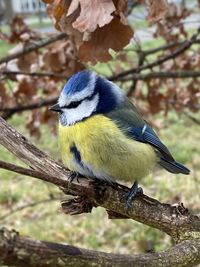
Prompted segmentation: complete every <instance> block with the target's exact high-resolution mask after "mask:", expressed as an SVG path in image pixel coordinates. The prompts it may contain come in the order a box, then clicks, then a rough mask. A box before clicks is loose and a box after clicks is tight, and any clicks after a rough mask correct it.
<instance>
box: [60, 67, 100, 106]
mask: <svg viewBox="0 0 200 267" xmlns="http://www.w3.org/2000/svg"><path fill="white" fill-rule="evenodd" d="M96 79H97V75H96V74H95V73H94V72H91V73H90V81H89V82H88V85H87V86H86V87H85V88H84V90H82V91H80V92H77V93H74V94H73V95H70V94H68V95H66V94H65V93H64V92H63V91H62V93H61V94H60V97H59V99H58V104H59V106H60V107H63V106H66V105H69V104H70V103H71V102H75V101H80V100H82V99H84V98H86V97H90V96H91V95H92V94H93V93H94V89H95V85H96Z"/></svg>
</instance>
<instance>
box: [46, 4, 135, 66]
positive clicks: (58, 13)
mask: <svg viewBox="0 0 200 267" xmlns="http://www.w3.org/2000/svg"><path fill="white" fill-rule="evenodd" d="M44 2H46V3H49V6H48V12H49V15H50V16H51V17H52V18H53V20H54V23H55V27H56V28H57V29H59V30H61V31H62V32H65V33H67V34H68V35H69V36H70V39H72V40H73V41H74V42H75V45H76V48H77V51H78V53H77V55H78V58H79V59H80V60H81V61H85V62H91V63H92V64H95V63H97V62H104V61H108V60H110V59H111V58H112V57H111V55H110V53H109V49H113V50H115V51H120V50H121V49H122V48H123V47H124V46H125V45H127V44H128V43H129V41H130V39H131V37H132V36H133V31H132V29H131V27H130V26H128V25H127V21H126V17H125V15H124V14H125V12H126V10H127V1H126V0H113V1H112V0H88V1H84V0H70V1H68V0H55V1H44Z"/></svg>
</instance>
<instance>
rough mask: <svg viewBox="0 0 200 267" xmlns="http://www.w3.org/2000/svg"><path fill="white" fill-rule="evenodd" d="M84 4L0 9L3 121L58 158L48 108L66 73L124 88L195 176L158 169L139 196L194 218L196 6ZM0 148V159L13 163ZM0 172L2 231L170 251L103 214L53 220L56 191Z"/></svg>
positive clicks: (119, 248)
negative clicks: (178, 206) (94, 76)
mask: <svg viewBox="0 0 200 267" xmlns="http://www.w3.org/2000/svg"><path fill="white" fill-rule="evenodd" d="M44 2H45V3H46V4H47V5H46V4H45V3H44ZM85 2H86V1H84V0H79V1H75V0H72V1H66V0H57V1H53V0H44V1H43V2H42V1H36V0H35V1H33V0H32V1H31V0H29V1H28V0H24V1H22V0H21V1H20V0H19V1H11V0H10V1H7V0H6V1H2V0H1V1H0V24H1V31H0V39H1V40H0V57H1V58H0V113H1V116H2V117H3V118H4V119H6V120H9V122H10V123H11V124H12V125H14V126H15V127H16V128H17V129H19V130H20V131H21V132H22V131H23V133H24V132H25V133H26V135H27V136H30V135H31V137H32V140H33V142H35V143H36V144H37V145H38V146H40V147H41V148H42V149H45V150H46V151H48V153H49V154H51V155H53V156H54V157H55V158H57V159H59V154H58V148H57V141H56V135H55V133H56V126H57V117H56V116H55V115H54V114H52V113H51V112H50V111H49V110H48V107H49V105H51V104H53V103H55V102H56V100H57V97H58V94H59V92H60V90H61V88H62V86H63V84H64V83H65V81H66V79H67V78H68V77H69V76H70V75H72V74H73V73H75V72H77V71H79V70H82V69H84V68H89V69H92V70H95V71H96V72H97V73H99V74H102V75H104V76H106V77H107V78H108V79H110V80H112V81H114V82H116V83H117V84H118V85H119V86H120V87H121V88H122V89H124V90H125V92H126V93H127V95H128V96H129V97H130V98H131V99H132V101H134V103H135V104H136V106H137V107H138V108H139V110H140V111H141V112H142V114H143V115H144V117H145V118H146V119H147V120H148V121H149V122H150V123H151V124H152V125H153V127H154V128H156V129H157V130H158V131H160V135H161V137H162V139H163V140H164V141H165V143H166V144H167V145H168V146H169V148H170V149H171V151H172V152H173V154H174V156H175V158H176V159H177V160H178V161H180V162H182V163H184V164H186V165H188V167H189V168H191V169H192V174H191V175H190V176H189V177H186V178H185V177H181V175H177V176H173V177H171V175H169V174H168V173H164V172H162V171H160V170H157V171H155V173H154V174H152V175H149V176H148V177H146V179H144V181H143V187H144V188H145V192H147V193H148V194H149V195H152V196H154V197H155V198H158V199H159V200H161V201H165V202H169V203H175V202H185V203H187V205H188V207H189V208H190V209H192V210H193V211H194V212H195V213H199V210H200V206H199V179H200V178H199V177H200V169H199V168H200V167H199V160H200V158H199V153H200V147H199V146H198V145H197V144H198V143H197V142H198V140H199V138H200V131H199V129H200V128H199V126H200V113H199V107H200V103H199V97H200V90H199V87H200V71H199V69H200V68H199V67H200V47H199V44H200V36H199V35H200V33H199V31H200V30H199V27H200V13H199V10H200V2H199V1H197V0H188V1H184V0H176V1H175V0H174V1H168V2H167V1H165V0H162V1H153V0H147V1H142V0H140V1H139V0H138V1H133V0H131V1H126V0H113V1H111V0H108V1H105V2H102V3H101V1H99V0H95V1H92V0H91V1H88V2H87V3H89V4H88V5H87V4H85ZM46 8H47V12H46ZM105 11H106V12H105ZM47 13H48V15H47ZM86 14H87V15H86ZM110 14H112V15H110ZM49 17H51V19H52V20H50V18H49ZM52 21H53V22H52ZM54 26H55V27H54ZM179 140H180V142H179ZM0 149H1V150H0V157H1V159H3V160H10V161H13V157H12V156H11V155H9V154H7V152H6V151H5V150H4V149H3V148H0ZM1 173H2V175H1V176H2V179H1V185H2V187H1V188H2V190H1V192H0V205H1V212H0V223H1V224H2V225H5V223H6V224H7V225H10V226H11V227H14V228H17V229H18V230H20V232H21V233H24V234H26V235H31V236H35V238H38V239H48V240H53V241H55V240H57V241H58V242H59V241H61V242H70V243H71V244H73V245H79V246H84V247H85V248H87V247H88V248H93V249H101V250H102V249H103V250H106V251H112V252H125V253H128V252H132V251H135V252H136V251H151V250H160V249H165V248H167V247H168V246H169V245H170V243H171V240H170V238H169V237H168V236H166V235H165V234H164V233H160V232H158V231H156V230H154V229H151V228H149V227H147V226H144V225H140V224H139V223H137V222H132V221H130V222H129V221H123V220H119V221H108V220H107V219H106V214H105V213H104V212H103V210H101V209H98V210H97V211H95V215H94V216H92V215H80V216H77V217H73V218H67V217H66V216H64V215H63V214H60V213H59V212H57V209H58V203H57V202H56V201H57V200H58V199H62V198H63V195H62V194H61V193H60V192H58V191H57V190H56V189H54V188H52V187H51V186H49V185H45V184H44V183H40V182H37V184H36V183H35V182H34V184H33V182H32V181H30V180H29V181H28V182H27V181H26V180H23V179H22V178H21V177H20V176H16V175H13V174H10V173H8V172H6V171H1ZM44 196H45V197H44ZM43 205H45V209H44V208H43V207H44V206H43ZM33 207H34V209H33ZM19 211H20V212H19ZM83 216H84V217H83ZM36 220H37V221H36ZM102 221H104V223H103V224H102ZM47 228H48V232H47V231H45V229H47ZM119 236H120V238H119Z"/></svg>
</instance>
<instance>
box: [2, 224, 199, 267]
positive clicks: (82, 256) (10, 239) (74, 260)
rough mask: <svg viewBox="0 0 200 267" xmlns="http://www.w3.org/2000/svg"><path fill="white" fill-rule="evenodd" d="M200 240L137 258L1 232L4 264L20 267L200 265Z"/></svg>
mask: <svg viewBox="0 0 200 267" xmlns="http://www.w3.org/2000/svg"><path fill="white" fill-rule="evenodd" d="M199 258H200V240H190V241H188V240H186V241H183V242H182V243H181V244H178V245H175V246H174V247H173V248H170V249H168V250H166V251H164V252H160V253H147V254H137V255H127V254H121V255H120V254H118V255H117V254H113V253H105V252H100V251H93V250H87V249H82V248H78V247H73V246H69V245H64V244H57V243H52V242H44V241H35V240H32V239H30V238H26V237H22V236H20V235H19V234H18V233H17V232H16V231H8V230H7V229H5V228H4V229H1V230H0V263H2V264H7V265H9V266H20V267H27V266H29V267H36V266H37V267H50V266H51V267H64V266H65V267H68V266H69V267H70V266H76V267H85V266H104V267H105V266H110V267H111V266H116V267H124V266H137V267H145V266H147V267H154V266H157V267H172V266H173V267H175V266H177V267H183V266H187V267H189V266H194V265H195V264H198V262H199Z"/></svg>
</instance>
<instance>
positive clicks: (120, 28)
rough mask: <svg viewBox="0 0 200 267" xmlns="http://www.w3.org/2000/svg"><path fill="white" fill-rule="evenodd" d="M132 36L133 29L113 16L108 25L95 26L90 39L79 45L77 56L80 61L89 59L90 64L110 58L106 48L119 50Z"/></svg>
mask: <svg viewBox="0 0 200 267" xmlns="http://www.w3.org/2000/svg"><path fill="white" fill-rule="evenodd" d="M132 36H133V30H132V29H131V28H130V27H129V26H127V25H123V24H122V23H121V22H120V20H119V19H118V18H114V19H113V20H112V21H111V22H110V23H109V24H108V25H105V26H104V27H102V28H97V29H96V31H95V32H93V33H92V34H91V39H90V40H89V41H88V42H84V43H83V44H82V45H81V46H80V48H79V51H78V57H79V59H80V60H81V61H86V62H88V61H90V62H91V63H92V64H96V63H97V62H98V61H99V62H105V61H108V60H110V59H111V58H112V57H111V55H110V54H109V51H108V49H109V48H111V49H113V50H115V51H120V50H121V49H122V48H123V47H124V46H125V45H127V44H128V43H129V41H130V39H131V37H132Z"/></svg>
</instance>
